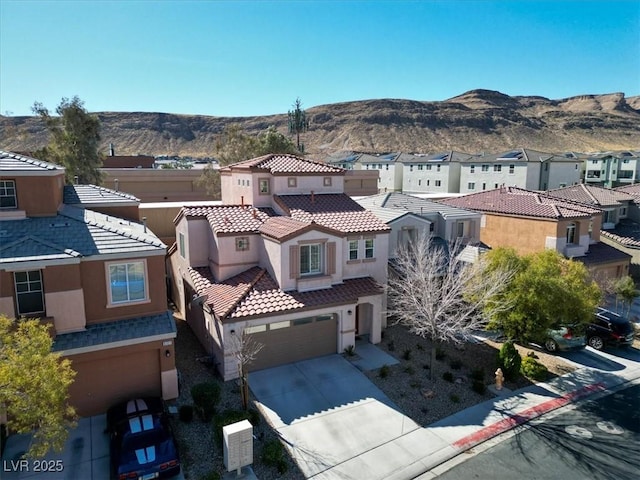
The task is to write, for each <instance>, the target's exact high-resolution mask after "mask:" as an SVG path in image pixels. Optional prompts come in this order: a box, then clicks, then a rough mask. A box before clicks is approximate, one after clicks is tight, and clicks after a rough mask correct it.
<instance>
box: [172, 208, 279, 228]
mask: <svg viewBox="0 0 640 480" xmlns="http://www.w3.org/2000/svg"><path fill="white" fill-rule="evenodd" d="M273 215H275V212H274V211H273V210H272V209H271V208H254V207H251V206H248V205H245V206H244V207H243V206H241V205H210V206H193V207H184V208H183V209H182V211H181V212H180V214H179V215H178V217H176V221H177V220H178V219H179V218H180V217H181V216H187V217H206V218H207V220H208V221H209V225H211V228H212V229H213V231H214V232H215V233H216V234H225V233H227V234H236V233H258V231H259V229H260V227H261V225H262V224H263V223H264V222H265V221H266V220H267V219H268V218H269V217H271V216H273Z"/></svg>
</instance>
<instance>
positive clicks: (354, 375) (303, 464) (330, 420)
mask: <svg viewBox="0 0 640 480" xmlns="http://www.w3.org/2000/svg"><path fill="white" fill-rule="evenodd" d="M249 381H250V385H251V390H252V391H253V393H254V395H255V396H256V399H257V401H258V405H259V408H260V409H261V410H262V411H263V413H264V414H265V415H266V416H267V418H268V419H269V422H270V423H271V424H272V425H273V426H274V427H275V428H276V430H277V431H278V433H279V435H280V437H281V438H282V440H283V441H284V444H285V445H286V446H287V448H288V449H289V451H290V452H291V455H292V456H293V458H295V459H296V461H297V463H298V465H299V466H300V468H301V469H302V471H303V473H304V474H305V476H306V477H307V478H310V477H313V476H315V475H318V474H324V475H326V474H328V473H330V471H331V470H332V469H334V468H336V467H337V470H336V471H335V473H337V472H338V471H340V470H342V468H340V466H341V465H342V466H345V463H346V462H349V460H351V459H354V458H355V457H359V456H361V455H364V454H366V453H367V452H371V451H373V450H375V449H378V448H379V447H381V446H384V445H388V444H389V443H390V442H394V441H395V440H397V439H400V437H402V436H404V435H407V434H409V433H410V432H414V431H416V430H420V426H419V425H418V424H416V423H415V422H414V421H413V420H411V419H410V418H409V417H407V416H405V415H403V414H402V413H401V412H400V411H399V409H398V408H397V407H396V406H395V405H394V404H393V402H392V401H391V400H390V399H389V398H388V397H387V396H386V395H385V394H384V393H383V392H382V391H381V390H380V389H379V388H378V387H376V386H375V385H374V384H373V383H372V382H371V381H370V380H369V379H368V378H367V377H366V376H365V375H364V374H363V373H362V372H361V371H359V370H358V369H357V368H356V367H354V366H353V365H352V364H351V363H350V362H348V361H346V360H345V359H344V358H343V357H342V356H340V355H329V356H326V357H320V358H315V359H311V360H305V361H302V362H297V363H293V364H289V365H283V366H280V367H275V368H270V369H266V370H261V371H258V372H254V373H252V374H251V377H250V379H249ZM389 460H390V459H388V458H379V459H378V460H377V461H378V462H380V465H379V469H378V468H375V469H373V471H377V473H378V474H379V476H378V475H376V477H377V478H386V477H387V476H388V473H390V472H386V473H385V470H387V468H388V467H389V466H390V465H389V464H390V463H392V462H389ZM324 475H323V476H324ZM369 478H375V477H369Z"/></svg>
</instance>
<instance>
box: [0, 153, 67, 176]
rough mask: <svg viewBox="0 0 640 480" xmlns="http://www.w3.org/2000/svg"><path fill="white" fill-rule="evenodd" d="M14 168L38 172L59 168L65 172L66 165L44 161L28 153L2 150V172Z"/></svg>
mask: <svg viewBox="0 0 640 480" xmlns="http://www.w3.org/2000/svg"><path fill="white" fill-rule="evenodd" d="M14 170H23V171H36V172H38V171H40V172H44V171H55V170H59V171H60V172H64V167H61V166H60V165H56V164H54V163H49V162H44V161H42V160H38V159H37V158H32V157H28V156H26V155H20V154H18V153H13V152H5V151H4V150H0V172H2V171H14Z"/></svg>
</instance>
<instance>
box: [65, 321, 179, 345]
mask: <svg viewBox="0 0 640 480" xmlns="http://www.w3.org/2000/svg"><path fill="white" fill-rule="evenodd" d="M175 334H176V325H175V322H174V320H173V316H172V314H171V312H169V311H167V312H163V313H159V314H156V315H148V316H144V317H136V318H130V319H127V320H118V321H115V322H105V323H97V324H89V325H87V327H86V329H85V330H83V331H80V332H72V333H63V334H60V335H57V336H56V338H55V340H54V342H53V351H54V352H64V351H69V350H75V349H79V348H87V347H95V346H98V345H103V344H109V343H116V342H123V341H127V340H134V339H139V338H144V337H154V336H159V335H165V336H170V337H171V336H173V337H175Z"/></svg>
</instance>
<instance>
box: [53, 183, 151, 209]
mask: <svg viewBox="0 0 640 480" xmlns="http://www.w3.org/2000/svg"><path fill="white" fill-rule="evenodd" d="M63 202H64V203H65V204H67V205H83V206H87V207H90V206H91V205H104V204H109V205H122V204H127V205H134V204H136V205H137V204H139V203H140V200H139V199H138V198H136V197H134V196H133V195H130V194H128V193H124V192H118V191H116V190H111V189H109V188H104V187H99V186H97V185H65V187H64V197H63Z"/></svg>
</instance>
